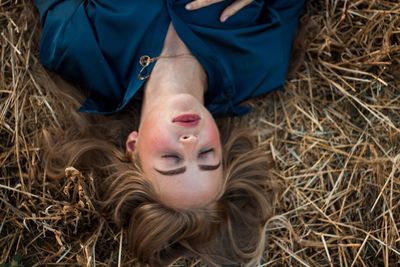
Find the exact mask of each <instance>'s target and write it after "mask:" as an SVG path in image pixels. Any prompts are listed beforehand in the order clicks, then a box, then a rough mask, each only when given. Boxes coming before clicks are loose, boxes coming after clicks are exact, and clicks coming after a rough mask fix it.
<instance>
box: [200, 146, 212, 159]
mask: <svg viewBox="0 0 400 267" xmlns="http://www.w3.org/2000/svg"><path fill="white" fill-rule="evenodd" d="M213 152H214V148H209V149H206V150H204V151H201V152H200V153H199V157H205V156H207V155H208V154H209V153H213Z"/></svg>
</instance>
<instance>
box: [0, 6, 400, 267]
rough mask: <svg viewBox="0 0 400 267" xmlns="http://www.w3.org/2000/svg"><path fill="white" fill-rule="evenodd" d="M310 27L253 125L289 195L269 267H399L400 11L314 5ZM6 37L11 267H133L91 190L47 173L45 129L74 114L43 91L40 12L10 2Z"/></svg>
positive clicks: (1, 17)
mask: <svg viewBox="0 0 400 267" xmlns="http://www.w3.org/2000/svg"><path fill="white" fill-rule="evenodd" d="M303 20H304V22H305V23H306V24H307V28H306V36H305V38H306V39H305V41H304V44H305V48H306V52H305V57H304V62H303V63H302V65H301V66H300V68H299V70H298V71H297V72H296V73H294V74H293V75H291V76H290V78H289V79H288V81H287V83H286V85H285V90H284V91H280V92H276V93H273V94H269V95H267V96H265V97H262V98H260V99H257V100H254V101H251V103H250V104H251V105H252V106H253V107H254V112H253V113H252V114H251V115H249V116H248V117H246V118H245V119H246V120H248V122H249V125H251V127H253V128H254V129H255V130H256V131H257V134H258V137H259V142H260V145H263V146H264V147H266V148H267V149H268V151H269V152H271V154H272V156H273V159H274V162H275V168H274V171H273V173H274V175H276V177H277V179H279V181H280V183H281V184H282V186H283V188H284V189H283V191H282V193H281V194H280V196H279V198H278V199H277V208H276V216H275V217H273V218H272V219H271V220H270V222H269V223H268V225H267V229H266V234H267V236H268V237H269V242H268V246H267V248H266V250H265V257H264V258H265V261H264V264H263V266H396V265H398V264H399V262H400V233H399V230H398V228H399V227H400V213H399V212H400V205H399V203H400V202H399V201H400V112H399V111H400V78H399V77H400V64H399V63H400V3H399V2H398V1H397V0H358V1H348V0H326V1H317V0H310V2H309V4H308V7H307V10H306V16H305V17H304V19H303ZM0 32H1V36H0V166H1V169H0V264H4V265H5V266H9V265H11V266H16V265H18V264H20V265H25V266H38V265H66V266H70V265H87V266H89V265H93V266H94V263H95V265H96V266H117V265H119V264H121V266H122V265H124V266H134V265H135V263H134V259H132V258H129V256H128V255H127V254H126V253H125V243H124V242H123V240H124V239H123V233H122V232H121V231H119V230H118V229H117V228H116V227H114V226H113V225H111V224H109V223H107V222H106V221H105V220H104V219H103V218H102V217H101V216H100V215H98V214H97V213H96V212H95V211H94V209H93V206H92V204H91V201H90V195H91V194H92V193H91V192H92V187H91V181H90V180H89V179H87V178H84V177H80V175H79V172H76V171H75V170H73V169H69V170H68V171H67V174H66V177H65V179H64V180H60V181H59V182H58V183H55V182H53V181H51V182H50V181H48V180H47V178H46V174H45V173H44V172H43V166H42V164H41V153H42V151H41V149H40V146H39V144H40V139H41V134H42V130H43V129H44V128H46V127H49V126H51V125H52V126H54V125H57V123H58V121H57V111H59V110H61V109H62V103H60V101H58V99H56V98H55V96H54V94H53V93H52V92H51V90H49V88H47V87H49V86H54V85H52V84H47V85H43V84H41V83H40V82H38V80H39V79H40V77H43V75H44V76H45V75H46V73H45V72H44V70H43V68H42V67H41V65H40V64H39V62H38V41H39V33H40V25H39V23H38V14H37V12H36V11H35V9H34V7H33V4H32V2H31V1H28V0H3V1H2V0H0ZM79 188H82V189H83V193H82V194H80V195H79V194H77V191H78V189H79ZM13 264H14V265H13ZM192 265H194V266H201V263H196V262H194V263H193V262H192V263H189V262H187V263H185V262H179V263H176V266H192ZM1 266H3V265H1Z"/></svg>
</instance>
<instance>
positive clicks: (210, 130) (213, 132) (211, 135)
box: [207, 120, 221, 146]
mask: <svg viewBox="0 0 400 267" xmlns="http://www.w3.org/2000/svg"><path fill="white" fill-rule="evenodd" d="M207 139H208V141H209V142H210V143H211V144H213V145H218V146H220V145H221V141H220V138H219V130H218V127H217V125H215V122H214V121H212V120H210V122H208V124H207Z"/></svg>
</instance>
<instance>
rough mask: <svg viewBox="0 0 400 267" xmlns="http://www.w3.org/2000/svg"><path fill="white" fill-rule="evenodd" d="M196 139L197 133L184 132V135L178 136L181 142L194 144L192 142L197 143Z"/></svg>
mask: <svg viewBox="0 0 400 267" xmlns="http://www.w3.org/2000/svg"><path fill="white" fill-rule="evenodd" d="M198 139H199V138H198V136H197V135H194V134H185V135H182V136H181V137H180V138H179V141H180V142H181V143H182V144H186V145H194V144H196V143H197V141H198Z"/></svg>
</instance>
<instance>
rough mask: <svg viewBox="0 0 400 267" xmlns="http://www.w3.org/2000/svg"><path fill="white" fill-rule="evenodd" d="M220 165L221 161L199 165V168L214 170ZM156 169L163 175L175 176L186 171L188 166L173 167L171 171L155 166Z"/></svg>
mask: <svg viewBox="0 0 400 267" xmlns="http://www.w3.org/2000/svg"><path fill="white" fill-rule="evenodd" d="M219 166H221V162H218V164H216V165H199V168H200V170H202V171H214V170H216V169H218V168H219ZM154 170H156V172H158V173H160V174H162V175H166V176H174V175H179V174H181V173H184V172H185V171H186V167H181V168H178V169H173V170H169V171H162V170H158V169H156V168H154Z"/></svg>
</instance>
